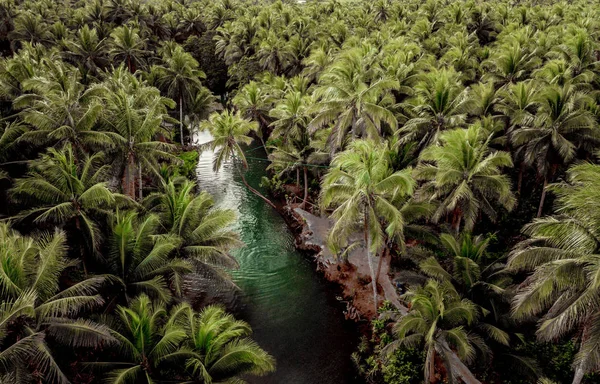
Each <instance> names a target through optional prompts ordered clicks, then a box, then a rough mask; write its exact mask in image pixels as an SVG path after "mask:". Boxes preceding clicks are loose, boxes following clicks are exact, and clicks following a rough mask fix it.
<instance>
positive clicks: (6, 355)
mask: <svg viewBox="0 0 600 384" xmlns="http://www.w3.org/2000/svg"><path fill="white" fill-rule="evenodd" d="M66 252H67V241H66V235H65V233H64V232H60V231H57V232H56V233H54V234H52V235H50V234H44V235H42V236H40V237H38V238H32V237H26V236H22V235H20V234H19V233H17V232H16V231H13V230H12V229H11V228H10V226H9V225H8V224H7V223H0V291H1V292H2V305H0V362H2V364H0V380H2V381H4V379H5V378H7V377H6V376H7V375H10V374H12V375H14V376H13V379H14V380H15V382H21V383H24V382H35V381H38V380H39V381H40V382H41V379H42V378H43V379H45V380H46V381H47V382H53V383H68V382H69V380H68V379H67V377H66V376H65V374H64V373H63V371H62V369H61V367H59V365H58V363H57V361H56V352H55V351H53V350H52V349H51V348H50V346H49V344H48V343H47V342H48V341H50V340H52V341H56V342H58V343H59V344H62V345H64V346H66V347H68V348H79V347H92V346H97V345H100V344H101V343H110V342H113V341H115V340H114V338H113V337H112V336H111V335H110V333H109V332H108V329H107V328H106V327H104V326H102V325H98V324H96V323H94V322H91V321H89V320H86V319H84V318H82V317H81V316H82V315H83V314H85V312H86V311H88V310H91V309H95V308H98V307H99V306H101V305H102V304H103V302H104V301H103V299H102V297H101V296H100V295H99V290H100V288H101V287H102V286H103V285H105V284H106V283H107V282H108V280H109V279H108V278H106V277H103V276H95V277H91V278H88V279H86V280H83V281H80V282H78V283H75V284H72V285H70V286H68V287H65V286H64V284H63V283H61V281H60V279H61V276H63V274H64V273H65V272H66V271H67V270H68V269H69V268H70V267H73V266H74V265H76V263H73V262H72V261H70V260H68V259H67V258H66Z"/></svg>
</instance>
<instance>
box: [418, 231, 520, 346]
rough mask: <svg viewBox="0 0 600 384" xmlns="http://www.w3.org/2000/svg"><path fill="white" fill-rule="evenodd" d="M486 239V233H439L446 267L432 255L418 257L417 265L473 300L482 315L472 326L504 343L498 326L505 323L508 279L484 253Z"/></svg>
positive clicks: (506, 341)
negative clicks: (425, 257)
mask: <svg viewBox="0 0 600 384" xmlns="http://www.w3.org/2000/svg"><path fill="white" fill-rule="evenodd" d="M489 241H490V237H487V238H486V237H484V236H482V235H479V236H472V235H471V234H470V233H463V234H461V235H460V236H453V235H450V234H448V233H443V234H441V235H440V243H441V245H442V248H443V250H444V251H445V252H446V253H447V255H448V256H449V257H450V260H451V262H452V264H451V265H450V266H449V268H448V271H447V270H446V269H445V268H443V267H442V266H441V265H440V263H439V262H438V260H437V259H436V258H435V257H430V258H428V259H426V260H424V261H422V262H421V263H420V265H419V267H420V268H421V271H422V272H424V273H425V274H426V275H428V276H430V277H432V278H435V279H437V280H439V281H440V282H445V283H450V284H452V285H453V286H454V288H455V289H456V291H457V292H459V293H460V294H461V296H462V297H465V298H467V299H469V300H471V301H472V302H473V303H475V304H477V305H478V306H479V307H480V308H481V312H482V314H483V316H482V319H481V321H479V322H478V323H477V326H476V329H478V330H480V331H482V332H483V333H484V334H485V336H486V337H488V338H491V339H492V340H494V341H495V342H497V343H499V344H502V345H504V346H508V345H509V343H510V336H509V334H508V333H507V332H506V331H505V330H504V329H502V328H504V325H505V324H504V323H506V321H504V322H503V320H505V319H503V318H502V313H504V311H505V310H506V309H504V308H503V307H502V305H503V304H505V303H507V302H508V298H507V295H506V289H507V288H508V286H509V285H510V284H511V279H510V278H509V277H508V276H507V274H506V273H505V272H504V271H503V269H504V264H503V263H502V262H501V261H500V260H498V259H495V258H491V257H489V255H488V254H487V252H486V249H487V247H488V245H489ZM501 323H502V324H501Z"/></svg>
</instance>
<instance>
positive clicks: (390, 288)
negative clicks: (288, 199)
mask: <svg viewBox="0 0 600 384" xmlns="http://www.w3.org/2000/svg"><path fill="white" fill-rule="evenodd" d="M294 211H295V213H296V214H298V215H299V216H300V217H301V218H302V219H303V220H304V222H305V223H306V225H305V230H304V232H303V233H302V240H303V242H304V245H305V246H307V247H309V248H318V249H320V252H319V254H318V261H319V262H320V263H321V265H322V267H323V270H324V272H325V276H326V277H327V278H328V279H329V280H331V281H335V282H339V283H340V284H341V285H342V286H343V288H344V295H345V296H346V298H347V299H350V300H352V305H353V306H354V307H356V309H357V310H358V312H360V313H361V314H362V315H363V316H364V317H367V318H372V317H373V316H375V313H373V299H372V291H371V287H370V283H366V284H365V282H368V281H370V273H369V265H368V263H367V252H366V249H365V246H364V242H363V241H361V240H359V239H360V237H361V236H360V235H359V234H357V235H356V236H355V237H356V238H355V239H352V240H358V241H359V242H360V244H361V246H358V247H356V248H354V250H352V251H351V252H350V254H349V255H348V263H343V262H341V263H340V262H338V260H337V258H336V256H335V255H334V254H333V253H332V252H331V250H330V249H329V248H328V247H327V234H328V233H329V230H330V228H331V227H332V226H333V221H332V220H331V219H329V218H326V217H318V216H315V215H313V214H311V213H309V212H307V211H305V210H303V209H300V208H295V209H294ZM389 270H390V260H389V258H387V259H384V260H383V262H382V264H381V274H380V275H379V282H378V283H379V284H378V285H379V287H380V288H381V289H380V290H379V291H380V292H379V294H380V295H381V294H383V298H384V299H385V300H388V301H390V302H391V303H392V304H393V305H394V306H395V307H396V308H398V310H399V311H400V313H402V314H406V313H408V308H406V307H405V306H404V305H402V303H401V302H400V298H399V296H398V293H397V292H396V289H395V287H394V284H393V282H392V280H391V278H390V277H389ZM379 287H378V288H379Z"/></svg>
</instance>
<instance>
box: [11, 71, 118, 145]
mask: <svg viewBox="0 0 600 384" xmlns="http://www.w3.org/2000/svg"><path fill="white" fill-rule="evenodd" d="M75 75H76V74H75V73H73V74H71V76H72V77H67V79H68V80H67V81H66V83H60V82H58V81H56V80H53V79H50V78H45V77H36V78H32V79H29V80H26V81H25V82H23V84H22V87H23V90H24V91H28V92H29V93H26V94H24V95H22V96H19V97H17V98H16V99H15V100H14V103H13V105H14V106H15V107H17V108H24V109H23V110H22V111H21V113H20V114H21V118H22V119H23V121H24V122H26V123H28V124H30V125H31V126H33V127H34V128H35V129H33V130H30V131H29V132H27V133H25V134H24V135H23V136H22V137H21V138H19V140H20V141H25V142H30V143H33V144H35V145H37V146H42V145H57V146H61V145H62V144H63V143H70V145H71V146H72V147H73V149H74V151H75V153H76V155H78V156H79V155H80V154H81V153H83V152H90V151H99V150H105V149H109V148H111V147H113V146H114V143H113V140H112V137H111V136H112V135H111V134H110V133H107V132H102V131H101V130H98V129H97V123H98V121H99V120H100V117H101V115H102V110H103V106H102V103H101V99H100V94H101V92H100V89H99V88H88V89H85V87H84V86H83V85H82V84H81V83H80V82H79V78H78V76H77V77H75ZM77 75H78V74H77Z"/></svg>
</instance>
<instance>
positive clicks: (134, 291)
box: [106, 212, 194, 302]
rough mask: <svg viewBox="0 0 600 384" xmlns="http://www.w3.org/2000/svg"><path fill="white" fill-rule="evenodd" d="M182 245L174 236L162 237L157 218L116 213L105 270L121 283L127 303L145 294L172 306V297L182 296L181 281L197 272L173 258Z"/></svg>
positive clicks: (187, 264)
mask: <svg viewBox="0 0 600 384" xmlns="http://www.w3.org/2000/svg"><path fill="white" fill-rule="evenodd" d="M180 241H181V240H180V239H178V238H177V237H176V236H173V235H160V220H159V218H158V216H157V215H153V214H150V215H147V216H140V215H138V214H137V213H135V212H117V214H116V215H115V217H114V220H113V223H112V228H111V235H110V239H109V243H110V250H109V253H108V257H107V259H106V264H107V265H106V266H107V268H108V271H109V272H110V273H111V274H112V275H114V276H115V277H116V278H118V279H119V281H120V283H121V286H122V293H123V296H124V298H125V299H127V300H129V299H131V298H133V297H135V296H136V295H138V294H140V293H144V294H147V295H149V296H150V297H152V298H154V299H156V300H159V301H161V302H170V301H171V299H172V297H173V296H180V295H181V289H182V285H181V284H182V277H183V275H185V274H186V273H191V272H193V271H194V268H193V266H192V265H191V264H190V263H189V262H188V261H186V260H183V259H179V258H176V257H175V256H174V255H173V253H174V252H175V250H177V248H178V247H179V244H180Z"/></svg>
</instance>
